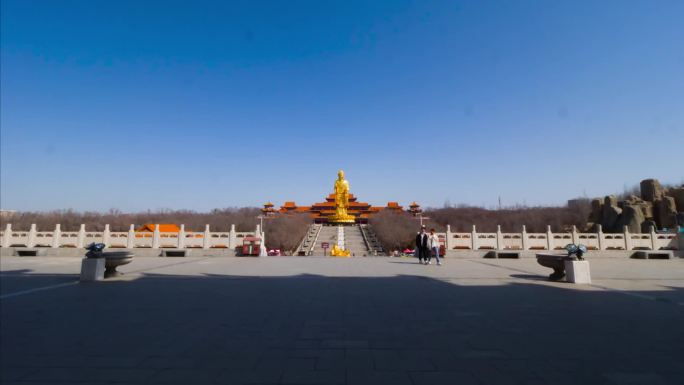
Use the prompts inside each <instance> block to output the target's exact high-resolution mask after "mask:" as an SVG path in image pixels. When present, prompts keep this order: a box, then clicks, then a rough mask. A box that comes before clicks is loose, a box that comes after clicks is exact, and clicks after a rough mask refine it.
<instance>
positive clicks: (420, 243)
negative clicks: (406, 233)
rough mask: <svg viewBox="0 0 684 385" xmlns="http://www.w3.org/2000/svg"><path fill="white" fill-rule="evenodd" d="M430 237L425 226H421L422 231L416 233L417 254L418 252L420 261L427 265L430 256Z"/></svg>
mask: <svg viewBox="0 0 684 385" xmlns="http://www.w3.org/2000/svg"><path fill="white" fill-rule="evenodd" d="M428 238H429V236H428V234H427V233H426V232H425V226H421V228H420V233H418V235H416V254H418V262H419V263H421V264H425V265H427V263H428V257H429V256H430V249H429V248H428Z"/></svg>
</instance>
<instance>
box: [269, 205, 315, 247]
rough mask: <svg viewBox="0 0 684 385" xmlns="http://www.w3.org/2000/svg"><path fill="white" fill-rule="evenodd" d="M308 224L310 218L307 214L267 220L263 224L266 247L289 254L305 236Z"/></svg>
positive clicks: (278, 216)
mask: <svg viewBox="0 0 684 385" xmlns="http://www.w3.org/2000/svg"><path fill="white" fill-rule="evenodd" d="M310 224H311V217H309V215H307V214H287V215H277V216H275V217H274V218H273V219H269V220H268V221H266V222H264V231H265V232H266V247H267V248H269V249H280V250H281V251H283V252H286V253H288V254H291V253H292V252H293V251H294V250H295V249H296V248H297V246H299V242H301V240H302V239H303V238H304V236H305V235H306V232H307V229H308V227H309V225H310Z"/></svg>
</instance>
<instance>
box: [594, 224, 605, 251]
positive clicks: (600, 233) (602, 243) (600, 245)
mask: <svg viewBox="0 0 684 385" xmlns="http://www.w3.org/2000/svg"><path fill="white" fill-rule="evenodd" d="M596 237H597V238H598V249H599V250H604V249H605V248H606V246H605V243H606V239H605V238H604V235H603V226H601V224H598V225H596Z"/></svg>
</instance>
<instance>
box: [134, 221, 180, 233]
mask: <svg viewBox="0 0 684 385" xmlns="http://www.w3.org/2000/svg"><path fill="white" fill-rule="evenodd" d="M154 227H155V226H154V223H146V224H144V225H142V226H140V227H139V228H138V230H136V231H144V232H153V231H154ZM179 231H180V226H178V225H176V224H173V223H160V224H159V232H161V233H177V232H179Z"/></svg>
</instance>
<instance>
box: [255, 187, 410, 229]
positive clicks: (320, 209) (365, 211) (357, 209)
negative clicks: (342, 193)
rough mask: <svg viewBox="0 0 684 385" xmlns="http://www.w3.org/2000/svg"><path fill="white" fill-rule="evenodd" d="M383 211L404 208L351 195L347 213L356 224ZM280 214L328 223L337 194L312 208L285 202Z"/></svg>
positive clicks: (391, 203) (394, 203) (333, 211)
mask: <svg viewBox="0 0 684 385" xmlns="http://www.w3.org/2000/svg"><path fill="white" fill-rule="evenodd" d="M264 208H265V207H264ZM382 210H395V211H403V207H402V206H400V205H399V203H397V202H387V206H371V205H370V204H368V203H366V202H359V201H358V200H357V198H356V197H355V196H354V194H349V208H348V209H347V212H348V213H349V214H350V215H353V216H354V217H355V219H356V223H368V218H369V217H370V216H372V215H373V214H375V213H378V212H380V211H382ZM262 211H263V209H262ZM278 212H279V213H308V214H310V215H311V217H312V218H313V220H314V222H315V223H328V218H329V217H330V216H332V215H334V214H335V194H330V195H328V197H327V198H325V202H318V203H314V204H313V205H311V206H297V205H296V204H295V202H285V203H284V204H283V205H282V206H280V209H279V210H278Z"/></svg>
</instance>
